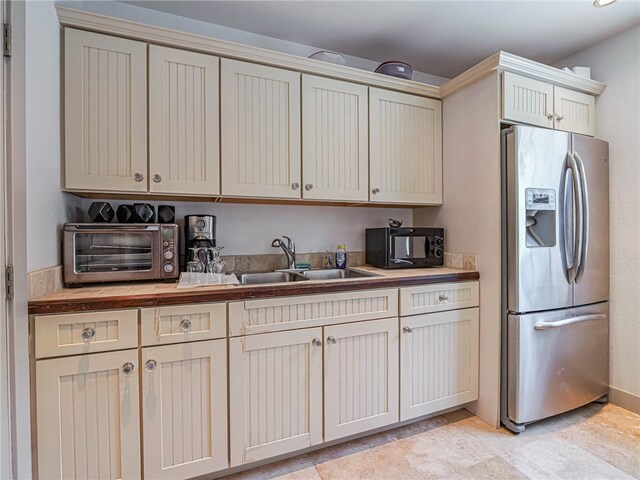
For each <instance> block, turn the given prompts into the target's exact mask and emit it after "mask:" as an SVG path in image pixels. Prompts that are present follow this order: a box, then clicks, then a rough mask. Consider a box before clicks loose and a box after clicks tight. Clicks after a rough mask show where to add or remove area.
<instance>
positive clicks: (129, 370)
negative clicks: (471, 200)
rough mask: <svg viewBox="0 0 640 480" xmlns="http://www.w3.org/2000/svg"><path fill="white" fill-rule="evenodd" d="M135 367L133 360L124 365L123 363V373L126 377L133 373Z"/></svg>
mask: <svg viewBox="0 0 640 480" xmlns="http://www.w3.org/2000/svg"><path fill="white" fill-rule="evenodd" d="M134 368H135V365H134V364H133V363H131V362H127V363H125V364H124V365H122V373H123V375H124V376H125V377H128V376H129V375H131V373H132V372H133V369H134Z"/></svg>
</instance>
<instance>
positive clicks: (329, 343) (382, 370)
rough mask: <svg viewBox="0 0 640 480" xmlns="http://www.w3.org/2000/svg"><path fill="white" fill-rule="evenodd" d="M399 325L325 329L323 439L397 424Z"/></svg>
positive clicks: (367, 324)
mask: <svg viewBox="0 0 640 480" xmlns="http://www.w3.org/2000/svg"><path fill="white" fill-rule="evenodd" d="M398 341H399V340H398V319H397V318H388V319H385V320H373V321H369V322H360V323H347V324H343V325H335V326H331V327H325V328H324V375H325V376H324V409H325V411H324V437H325V441H327V442H328V441H331V440H335V439H337V438H342V437H347V436H349V435H353V434H356V433H360V432H365V431H367V430H372V429H374V428H378V427H382V426H384V425H389V424H391V423H395V422H397V421H398V410H399V402H398V393H399V392H398V390H399V384H398Z"/></svg>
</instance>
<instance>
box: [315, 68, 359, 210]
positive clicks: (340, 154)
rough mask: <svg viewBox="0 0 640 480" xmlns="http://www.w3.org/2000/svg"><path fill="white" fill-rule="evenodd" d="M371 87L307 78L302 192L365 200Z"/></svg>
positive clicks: (317, 195) (319, 196)
mask: <svg viewBox="0 0 640 480" xmlns="http://www.w3.org/2000/svg"><path fill="white" fill-rule="evenodd" d="M368 128H369V127H368V98H367V87H366V86H365V85H357V84H354V83H349V82H343V81H340V80H332V79H329V78H323V77H314V76H312V75H303V76H302V172H303V178H302V184H303V190H302V196H303V197H304V198H309V199H316V200H353V201H362V202H366V201H367V199H368V190H369V142H368V138H369V137H368Z"/></svg>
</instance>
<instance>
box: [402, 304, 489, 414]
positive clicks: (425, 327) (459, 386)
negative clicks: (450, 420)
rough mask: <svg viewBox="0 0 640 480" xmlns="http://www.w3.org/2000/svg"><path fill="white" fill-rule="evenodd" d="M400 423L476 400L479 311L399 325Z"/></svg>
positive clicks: (422, 318) (409, 319) (415, 318)
mask: <svg viewBox="0 0 640 480" xmlns="http://www.w3.org/2000/svg"><path fill="white" fill-rule="evenodd" d="M400 331H401V332H402V333H401V334H400V335H401V339H400V385H401V387H400V398H401V406H400V420H401V421H404V420H409V419H411V418H416V417H419V416H422V415H427V414H429V413H433V412H437V411H439V410H443V409H445V408H449V407H454V406H457V405H462V404H464V403H467V402H471V401H473V400H477V399H478V343H479V313H478V308H467V309H463V310H452V311H448V312H439V313H430V314H426V315H416V316H412V317H402V318H401V319H400Z"/></svg>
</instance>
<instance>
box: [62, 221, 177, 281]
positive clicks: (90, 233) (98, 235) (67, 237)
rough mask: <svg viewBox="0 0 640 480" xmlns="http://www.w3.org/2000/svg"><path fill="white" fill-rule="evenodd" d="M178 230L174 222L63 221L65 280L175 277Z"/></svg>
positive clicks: (162, 278)
mask: <svg viewBox="0 0 640 480" xmlns="http://www.w3.org/2000/svg"><path fill="white" fill-rule="evenodd" d="M178 231H179V230H178V225H176V224H158V223H151V224H135V223H133V224H118V225H111V224H108V223H104V224H101V223H66V224H65V225H64V231H63V262H64V269H63V270H64V281H65V283H67V284H69V285H73V284H82V283H99V282H121V281H126V280H170V279H175V278H177V277H178V276H179V274H180V271H179V270H180V269H179V267H178V251H179V250H178Z"/></svg>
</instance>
